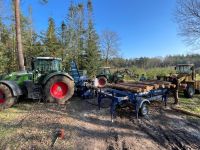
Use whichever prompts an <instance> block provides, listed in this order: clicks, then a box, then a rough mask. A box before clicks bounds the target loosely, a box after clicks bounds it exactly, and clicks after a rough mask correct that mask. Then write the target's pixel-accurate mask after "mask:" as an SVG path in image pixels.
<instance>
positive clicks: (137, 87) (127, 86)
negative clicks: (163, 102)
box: [106, 80, 176, 93]
mask: <svg viewBox="0 0 200 150" xmlns="http://www.w3.org/2000/svg"><path fill="white" fill-rule="evenodd" d="M106 87H108V88H114V89H118V90H126V91H130V92H134V93H139V92H148V91H150V90H153V89H159V88H175V87H176V85H174V84H172V83H171V82H166V81H159V80H147V81H138V82H122V83H117V84H114V83H112V84H111V83H107V85H106Z"/></svg>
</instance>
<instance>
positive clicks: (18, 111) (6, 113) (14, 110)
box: [0, 105, 29, 122]
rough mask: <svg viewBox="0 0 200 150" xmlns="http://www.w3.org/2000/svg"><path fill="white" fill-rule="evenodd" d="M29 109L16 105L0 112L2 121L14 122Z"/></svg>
mask: <svg viewBox="0 0 200 150" xmlns="http://www.w3.org/2000/svg"><path fill="white" fill-rule="evenodd" d="M28 110H29V108H27V106H25V105H16V106H13V107H11V108H9V109H5V110H3V111H1V112H0V121H7V122H12V121H15V120H18V119H19V118H20V117H21V116H23V115H24V114H25V113H27V112H28Z"/></svg>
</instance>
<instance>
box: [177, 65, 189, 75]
mask: <svg viewBox="0 0 200 150" xmlns="http://www.w3.org/2000/svg"><path fill="white" fill-rule="evenodd" d="M191 67H192V66H189V65H188V66H184V65H183V66H177V67H176V72H177V73H178V74H180V73H183V74H191V73H192V69H191Z"/></svg>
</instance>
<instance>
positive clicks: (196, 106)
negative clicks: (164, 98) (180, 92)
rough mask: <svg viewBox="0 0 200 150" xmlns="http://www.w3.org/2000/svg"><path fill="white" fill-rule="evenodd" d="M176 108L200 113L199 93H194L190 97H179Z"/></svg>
mask: <svg viewBox="0 0 200 150" xmlns="http://www.w3.org/2000/svg"><path fill="white" fill-rule="evenodd" d="M178 108H181V109H183V110H186V111H189V112H192V113H196V114H199V115H200V95H195V96H194V98H192V99H189V98H180V105H179V106H178Z"/></svg>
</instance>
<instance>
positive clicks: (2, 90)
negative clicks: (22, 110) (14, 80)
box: [0, 84, 17, 110]
mask: <svg viewBox="0 0 200 150" xmlns="http://www.w3.org/2000/svg"><path fill="white" fill-rule="evenodd" d="M16 100H17V97H14V96H13V95H12V91H11V90H10V89H9V87H8V86H6V85H4V84H0V110H3V109H6V108H10V107H11V106H13V105H14V104H15V102H16Z"/></svg>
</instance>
